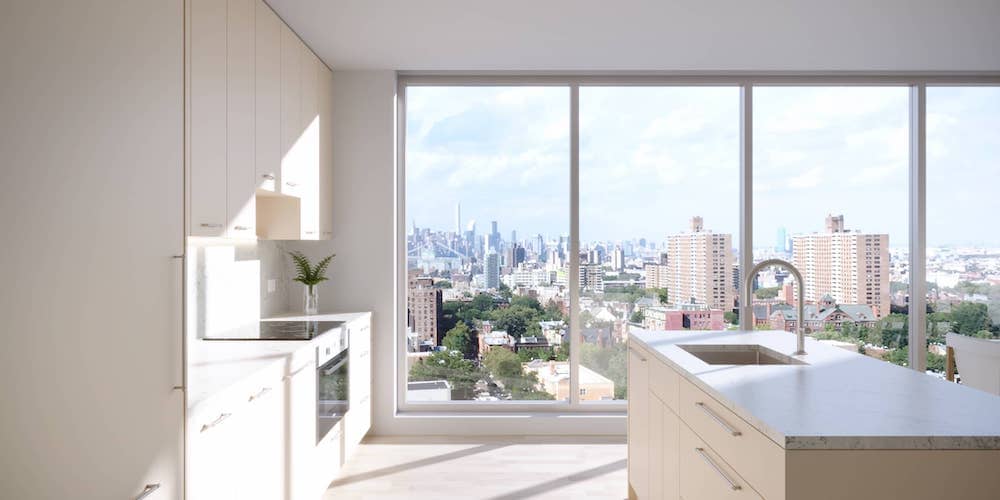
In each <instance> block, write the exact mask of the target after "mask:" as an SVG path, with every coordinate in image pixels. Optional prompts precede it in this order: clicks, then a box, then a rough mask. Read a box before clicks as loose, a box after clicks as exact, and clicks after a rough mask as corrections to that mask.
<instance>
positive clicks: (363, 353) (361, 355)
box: [358, 351, 368, 358]
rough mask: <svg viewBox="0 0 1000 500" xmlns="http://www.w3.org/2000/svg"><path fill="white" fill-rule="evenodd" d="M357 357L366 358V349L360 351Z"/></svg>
mask: <svg viewBox="0 0 1000 500" xmlns="http://www.w3.org/2000/svg"><path fill="white" fill-rule="evenodd" d="M358 357H359V358H367V357H368V351H364V352H362V353H361V354H359V355H358Z"/></svg>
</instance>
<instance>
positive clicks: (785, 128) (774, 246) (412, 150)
mask: <svg viewBox="0 0 1000 500" xmlns="http://www.w3.org/2000/svg"><path fill="white" fill-rule="evenodd" d="M660 80H662V81H660ZM675 80H676V81H675ZM414 81H415V82H416V83H413V82H414ZM748 82H749V83H748ZM831 82H832V83H833V84H831V85H823V84H824V83H831ZM831 82H824V81H823V79H822V78H820V77H817V78H816V80H815V81H810V79H808V78H801V77H795V78H788V79H787V80H783V79H782V78H781V77H761V78H760V81H759V82H758V81H757V80H756V79H754V78H752V77H740V78H736V77H733V78H726V77H707V78H706V79H704V80H702V81H698V79H692V78H679V79H673V78H671V77H663V78H657V77H650V78H641V77H640V78H635V79H630V78H629V77H622V81H621V82H616V79H615V78H609V77H599V78H589V77H565V78H563V77H523V78H522V77H498V83H497V84H496V85H492V84H491V83H490V81H489V78H484V77H469V78H463V77H440V78H436V77H423V78H421V77H417V78H406V77H404V78H403V84H402V86H401V89H403V90H404V92H403V94H402V97H403V98H402V99H401V101H400V102H401V104H402V113H401V116H404V117H405V121H404V122H403V124H404V126H403V128H402V129H401V132H402V134H403V141H402V143H401V144H402V145H403V148H402V156H401V157H400V159H401V163H402V165H403V167H402V169H401V170H400V171H399V172H400V175H401V177H400V178H401V179H403V182H402V183H401V184H400V189H401V193H400V194H401V196H402V199H403V200H405V203H404V211H403V213H402V215H401V218H400V220H399V221H398V224H399V233H398V234H399V235H400V237H401V239H403V240H405V242H403V243H401V250H400V251H401V252H403V251H404V250H403V248H405V257H401V259H405V267H404V269H405V272H404V273H401V277H400V280H399V286H400V288H401V290H402V294H401V297H402V298H403V304H401V310H400V312H401V313H402V314H401V316H402V319H401V320H400V323H399V324H400V325H401V328H402V329H403V331H402V332H401V334H400V341H399V346H400V353H399V358H398V362H399V366H400V368H401V370H400V373H401V377H400V391H399V392H400V394H404V395H405V396H404V397H403V399H402V403H403V405H404V406H403V408H404V409H406V408H408V407H409V406H408V405H414V406H420V405H424V406H423V407H424V408H429V407H430V406H427V405H431V404H434V403H440V404H452V403H461V402H465V403H466V404H465V405H464V406H465V407H467V408H476V409H478V408H487V407H488V408H494V409H495V408H517V409H523V408H524V404H525V403H528V402H530V404H531V407H532V408H546V409H552V408H556V409H558V408H563V409H566V408H571V409H574V410H581V411H583V410H587V411H590V410H595V409H601V411H603V410H614V411H618V410H624V405H622V404H620V400H623V399H625V398H627V374H626V363H625V359H626V345H627V339H628V336H629V332H630V331H632V330H633V329H638V328H642V329H647V330H658V331H663V332H664V334H665V335H669V334H670V332H671V331H672V330H713V331H720V332H721V331H724V330H731V329H736V328H737V325H738V324H739V323H741V322H742V323H744V324H749V326H751V327H754V328H757V329H762V330H788V331H791V330H794V328H795V327H796V326H797V325H798V324H799V323H801V325H802V326H803V327H804V328H805V330H806V332H807V333H808V335H810V336H811V337H812V338H814V339H817V340H824V341H828V342H834V343H838V344H839V345H841V346H842V347H844V348H852V349H856V350H857V351H858V352H860V353H863V354H866V355H868V356H872V357H876V358H879V359H883V360H886V361H891V362H894V363H897V364H901V365H911V366H916V365H914V364H913V363H912V362H911V361H912V358H913V357H914V356H916V357H917V358H919V360H923V359H924V356H926V357H927V361H928V368H929V369H931V370H932V371H935V372H936V371H939V370H941V369H942V364H943V360H942V358H941V357H940V353H942V352H943V347H941V346H940V345H938V344H940V342H942V341H943V336H944V334H945V333H947V332H950V331H953V332H958V333H965V334H969V335H975V336H991V337H996V336H997V331H998V328H997V327H996V326H995V325H997V324H1000V318H997V317H996V316H997V314H1000V313H998V312H997V311H998V310H1000V306H996V305H995V302H997V301H995V300H994V299H997V297H1000V295H998V293H997V290H1000V285H998V284H997V283H996V281H997V279H1000V278H998V276H1000V267H997V264H996V262H994V261H995V260H996V261H997V262H1000V260H997V259H994V257H995V254H998V253H1000V241H994V240H995V238H992V236H991V234H992V233H991V226H990V220H991V218H990V217H991V216H992V213H993V212H995V210H994V208H997V207H995V206H994V205H995V204H996V203H995V200H994V198H995V197H992V196H991V193H992V191H994V190H995V188H996V186H997V183H998V180H997V179H1000V170H998V169H997V168H994V167H995V166H996V165H997V163H996V160H995V158H996V156H997V153H1000V143H998V141H1000V139H998V138H997V137H998V136H997V134H995V133H994V132H995V130H996V129H997V125H998V123H997V122H998V120H1000V108H998V106H1000V92H998V89H1000V87H997V86H993V87H968V86H963V87H946V86H941V85H940V84H939V83H938V82H939V80H933V79H929V80H928V81H926V82H925V81H922V80H921V79H920V78H909V79H907V78H902V77H899V78H896V77H888V76H887V77H859V78H858V80H857V81H853V80H850V79H845V78H832V79H831ZM980 83H981V82H980ZM741 89H742V91H741ZM925 89H926V94H924V92H925ZM924 95H926V101H923V100H921V99H922V98H916V97H915V96H924ZM915 103H917V104H915ZM923 119H926V120H925V122H921V121H920V120H923ZM915 123H926V136H924V135H923V132H920V131H921V130H923V129H918V128H915V126H914V124H915ZM918 132H919V133H918ZM925 137H926V139H925ZM922 148H926V164H924V163H923V157H922V156H920V155H919V154H918V153H916V152H918V151H922V150H923V149H922ZM741 154H742V157H741ZM925 165H926V166H925ZM923 173H926V182H919V181H920V179H921V175H923ZM924 192H926V197H924V195H922V194H921V193H924ZM924 198H926V199H924ZM917 222H919V223H921V224H926V231H922V230H915V231H914V232H913V233H912V234H911V228H913V227H921V226H920V225H919V224H918V225H917V226H914V224H915V223H917ZM747 225H749V226H750V227H752V229H753V230H752V234H743V233H742V232H741V226H747ZM994 232H995V231H994ZM924 239H926V245H924V243H923V241H924ZM914 248H916V250H914ZM924 251H926V260H924V258H923V257H922V256H921V255H920V254H921V253H923V252H924ZM911 252H916V255H917V257H916V258H917V259H918V260H919V262H911V259H910V253H911ZM765 258H780V259H784V260H788V261H790V262H792V263H793V264H794V265H796V266H797V267H798V268H799V269H800V270H801V271H802V273H803V275H804V278H805V282H806V286H805V287H804V290H803V292H804V296H805V302H806V311H805V314H804V315H803V317H802V318H799V317H798V315H797V312H796V311H795V309H794V307H793V304H794V299H795V295H796V292H797V290H796V288H795V287H794V286H792V284H791V280H790V278H789V276H788V274H787V273H786V272H784V271H783V270H781V269H778V268H772V269H765V270H763V272H762V273H761V274H760V275H759V276H757V277H756V279H755V280H754V283H753V290H754V291H753V293H752V294H751V297H752V298H751V301H750V305H751V308H750V314H747V318H740V317H739V316H740V312H741V310H740V308H739V305H740V304H739V302H740V294H741V288H742V284H743V280H744V279H745V278H746V276H745V274H746V273H747V271H748V270H747V269H745V268H744V266H746V267H748V266H749V265H752V264H753V263H754V262H760V261H761V260H763V259H765ZM915 274H916V276H917V277H918V278H919V277H920V276H923V275H924V274H926V281H927V288H928V294H927V296H926V298H925V297H923V296H922V295H923V294H922V293H921V294H920V295H921V296H917V297H913V296H912V293H911V289H912V288H913V287H912V286H911V283H912V282H913V280H912V279H911V276H914V275H915ZM574 284H575V285H577V286H576V287H574V286H573V285H574ZM917 288H919V287H917ZM998 300H1000V299H998ZM914 304H916V305H917V306H919V308H920V310H924V309H925V308H926V314H927V321H926V323H923V324H918V322H915V321H910V318H911V317H912V316H913V315H914V314H917V313H915V312H914V311H915V310H913V311H911V308H912V307H914ZM918 319H919V315H918ZM925 330H926V336H927V340H928V341H929V342H930V347H929V351H928V350H923V349H915V351H914V352H909V353H908V343H909V342H910V340H911V339H914V338H919V335H923V334H924V333H925ZM519 402H520V403H522V404H513V403H519ZM545 402H548V404H544V403H545ZM598 402H604V403H609V404H604V405H601V404H592V403H598ZM469 403H475V404H469ZM567 404H568V406H567ZM461 406H462V405H457V406H449V407H450V408H451V407H456V408H457V407H461Z"/></svg>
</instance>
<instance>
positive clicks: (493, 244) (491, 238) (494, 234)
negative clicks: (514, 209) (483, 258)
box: [486, 220, 500, 252]
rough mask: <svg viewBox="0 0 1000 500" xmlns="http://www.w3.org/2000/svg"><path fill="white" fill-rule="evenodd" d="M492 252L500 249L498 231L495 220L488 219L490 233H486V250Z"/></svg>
mask: <svg viewBox="0 0 1000 500" xmlns="http://www.w3.org/2000/svg"><path fill="white" fill-rule="evenodd" d="M491 249H492V250H493V251H494V252H499V251H500V232H499V231H497V221H495V220H494V221H490V234H488V235H487V239H486V251H487V252H489V251H490V250H491Z"/></svg>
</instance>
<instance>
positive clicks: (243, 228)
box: [233, 226, 250, 231]
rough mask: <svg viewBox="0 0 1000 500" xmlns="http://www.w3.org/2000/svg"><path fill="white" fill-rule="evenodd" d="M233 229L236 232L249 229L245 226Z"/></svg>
mask: <svg viewBox="0 0 1000 500" xmlns="http://www.w3.org/2000/svg"><path fill="white" fill-rule="evenodd" d="M233 229H235V230H237V231H246V230H247V229H250V228H249V227H247V226H233Z"/></svg>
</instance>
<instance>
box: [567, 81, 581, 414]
mask: <svg viewBox="0 0 1000 500" xmlns="http://www.w3.org/2000/svg"><path fill="white" fill-rule="evenodd" d="M569 106H570V110H569V205H570V206H569V214H570V215H569V401H570V404H571V405H577V404H579V403H580V376H579V375H580V344H581V338H580V310H579V309H580V306H579V304H580V86H579V85H575V84H574V85H570V88H569Z"/></svg>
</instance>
